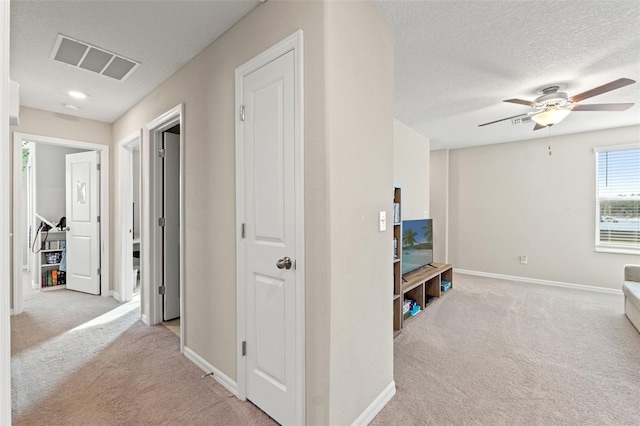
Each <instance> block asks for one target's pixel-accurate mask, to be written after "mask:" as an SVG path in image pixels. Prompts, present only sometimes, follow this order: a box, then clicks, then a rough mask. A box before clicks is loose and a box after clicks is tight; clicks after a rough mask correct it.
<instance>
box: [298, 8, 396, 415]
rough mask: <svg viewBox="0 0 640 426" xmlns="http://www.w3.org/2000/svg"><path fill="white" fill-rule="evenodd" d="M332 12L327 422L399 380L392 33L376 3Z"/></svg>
mask: <svg viewBox="0 0 640 426" xmlns="http://www.w3.org/2000/svg"><path fill="white" fill-rule="evenodd" d="M327 10H328V14H327V23H328V27H327V52H328V54H327V83H328V84H327V120H328V131H329V134H328V139H327V144H328V148H329V158H330V161H329V163H330V165H329V168H330V177H329V179H330V183H329V186H330V190H329V204H330V218H331V232H330V250H331V260H330V264H329V266H330V273H331V278H330V280H331V317H330V323H331V372H330V373H331V374H330V377H331V381H330V387H331V389H330V417H329V422H328V424H333V425H344V424H351V423H353V421H354V420H356V418H357V417H358V416H359V415H360V414H361V413H362V412H363V411H364V410H365V409H366V408H367V407H368V406H369V404H371V402H372V401H373V400H374V398H376V397H377V396H378V395H380V393H381V392H382V391H383V390H384V389H385V388H386V387H387V386H388V385H389V384H391V383H392V381H393V336H392V332H393V321H392V320H393V314H392V303H391V295H392V291H391V290H392V286H393V280H392V276H393V273H392V265H393V250H392V247H393V242H392V229H391V228H392V227H391V226H388V227H387V231H386V232H379V231H378V212H379V211H386V212H387V217H388V218H391V217H392V216H391V207H392V201H393V33H392V30H391V28H390V26H389V25H388V24H387V23H386V22H385V21H384V19H383V18H382V16H381V15H380V12H379V11H378V9H377V8H376V7H375V6H374V5H373V4H372V3H370V2H328V9H327ZM307 193H308V192H307ZM390 223H391V222H389V224H390ZM325 321H326V320H325Z"/></svg>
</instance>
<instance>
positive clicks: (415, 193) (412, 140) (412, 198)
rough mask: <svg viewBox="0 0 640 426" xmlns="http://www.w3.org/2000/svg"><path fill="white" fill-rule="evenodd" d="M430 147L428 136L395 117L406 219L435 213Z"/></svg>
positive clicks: (396, 172)
mask: <svg viewBox="0 0 640 426" xmlns="http://www.w3.org/2000/svg"><path fill="white" fill-rule="evenodd" d="M430 147H431V143H430V141H429V139H428V138H426V137H424V136H423V135H421V134H420V133H418V132H416V131H415V130H413V129H412V128H410V127H409V126H407V125H406V124H404V123H402V122H400V121H398V120H394V121H393V182H394V184H398V185H400V186H402V219H403V220H408V219H423V218H429V217H431V216H430V209H429V169H430V167H431V166H430V161H429V158H430V151H429V150H430ZM434 226H435V221H434ZM436 259H439V258H437V257H436Z"/></svg>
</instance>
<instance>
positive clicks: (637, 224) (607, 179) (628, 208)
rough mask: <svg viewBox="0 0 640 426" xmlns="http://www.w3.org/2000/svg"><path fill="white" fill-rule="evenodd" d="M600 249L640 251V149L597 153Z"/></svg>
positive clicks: (598, 241)
mask: <svg viewBox="0 0 640 426" xmlns="http://www.w3.org/2000/svg"><path fill="white" fill-rule="evenodd" d="M596 169H597V184H596V185H597V188H596V191H597V202H598V212H597V222H596V229H597V231H596V246H597V247H604V248H620V249H631V250H639V251H640V148H631V149H611V150H607V149H602V150H598V151H596Z"/></svg>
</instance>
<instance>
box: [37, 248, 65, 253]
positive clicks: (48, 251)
mask: <svg viewBox="0 0 640 426" xmlns="http://www.w3.org/2000/svg"><path fill="white" fill-rule="evenodd" d="M62 250H64V249H47V250H40V253H51V252H53V251H62Z"/></svg>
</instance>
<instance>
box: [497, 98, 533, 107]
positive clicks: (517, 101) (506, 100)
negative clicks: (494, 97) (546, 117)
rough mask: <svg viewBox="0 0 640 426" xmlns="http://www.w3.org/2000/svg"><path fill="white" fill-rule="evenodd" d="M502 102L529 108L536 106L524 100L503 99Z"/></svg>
mask: <svg viewBox="0 0 640 426" xmlns="http://www.w3.org/2000/svg"><path fill="white" fill-rule="evenodd" d="M502 102H511V103H512V104H520V105H527V106H530V107H533V106H536V104H535V102H531V101H525V100H524V99H505V100H504V101H502Z"/></svg>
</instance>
